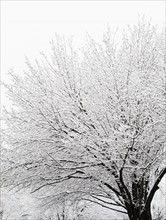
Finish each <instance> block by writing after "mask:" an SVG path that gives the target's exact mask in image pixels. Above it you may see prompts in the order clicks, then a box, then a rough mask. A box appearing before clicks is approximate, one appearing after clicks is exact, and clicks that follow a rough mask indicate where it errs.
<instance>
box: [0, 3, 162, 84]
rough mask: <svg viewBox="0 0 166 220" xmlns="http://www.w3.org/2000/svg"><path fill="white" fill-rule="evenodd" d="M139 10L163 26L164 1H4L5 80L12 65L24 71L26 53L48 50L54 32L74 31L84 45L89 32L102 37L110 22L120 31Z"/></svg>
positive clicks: (75, 37)
mask: <svg viewBox="0 0 166 220" xmlns="http://www.w3.org/2000/svg"><path fill="white" fill-rule="evenodd" d="M139 14H140V15H145V17H146V18H147V19H150V18H151V19H152V22H153V24H157V25H158V26H159V27H162V26H163V25H164V18H165V1H164V0H163V1H160V0H158V1H157V0H156V1H141V0H139V1H85V0H84V1H24V0H22V1H2V2H1V18H2V19H1V73H2V80H5V79H6V73H7V72H8V70H9V69H10V68H11V67H14V70H15V71H16V72H19V73H20V72H22V70H23V69H24V67H25V64H24V61H25V55H26V56H27V57H29V58H30V59H34V58H36V57H39V52H40V51H42V50H43V51H46V50H48V49H49V41H50V40H51V38H53V36H54V34H55V33H58V34H65V35H66V36H67V37H68V36H70V35H74V39H75V44H76V45H77V46H82V45H83V43H84V42H85V36H86V32H88V33H89V34H90V35H91V36H92V37H93V38H95V39H96V40H100V39H101V36H102V34H103V32H104V31H105V30H106V27H107V24H108V23H109V25H110V27H111V29H112V30H115V29H116V27H118V28H119V30H120V31H121V30H123V28H124V27H126V25H127V24H131V25H132V24H134V23H136V22H137V20H138V15H139Z"/></svg>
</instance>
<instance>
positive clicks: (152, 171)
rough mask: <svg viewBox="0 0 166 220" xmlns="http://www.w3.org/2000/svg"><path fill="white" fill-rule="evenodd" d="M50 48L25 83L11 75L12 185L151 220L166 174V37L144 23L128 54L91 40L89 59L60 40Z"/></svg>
mask: <svg viewBox="0 0 166 220" xmlns="http://www.w3.org/2000/svg"><path fill="white" fill-rule="evenodd" d="M51 47H52V48H51V51H52V53H51V54H50V56H46V55H45V54H42V55H43V58H42V59H41V61H40V62H39V61H36V62H35V64H31V62H29V61H28V60H26V63H27V67H28V69H27V71H25V72H24V75H23V76H22V77H21V76H18V75H16V74H14V73H13V72H12V71H10V75H11V77H12V82H13V83H12V84H11V85H6V88H7V90H8V97H9V99H10V100H11V101H12V103H13V105H12V108H11V110H4V118H5V122H6V124H7V129H5V131H4V145H5V146H7V147H5V148H4V153H2V159H3V164H2V165H3V168H2V173H3V178H2V182H3V185H6V186H12V187H16V188H17V189H22V188H29V189H30V190H31V192H33V193H38V192H41V193H42V195H43V198H44V202H45V203H47V204H50V205H51V204H53V203H55V202H56V201H59V202H60V201H62V202H63V200H64V199H65V200H69V201H73V200H75V201H76V200H87V201H90V202H93V203H96V204H99V205H101V206H103V207H106V208H110V209H113V210H116V211H119V212H122V213H126V214H127V215H128V217H129V219H130V220H145V219H146V220H151V219H152V217H151V208H150V205H151V201H152V199H153V196H154V194H155V193H156V191H157V189H158V184H159V182H160V180H161V178H162V177H163V176H164V174H165V173H166V167H165V164H164V157H165V150H164V144H165V132H166V130H165V125H166V124H165V123H166V120H165V117H166V111H165V104H166V87H165V83H166V82H165V72H164V53H165V50H164V34H163V33H162V34H160V33H158V31H157V29H156V28H155V27H153V26H151V24H150V23H146V22H138V24H137V25H136V26H134V27H132V28H131V27H129V28H128V31H127V32H126V34H124V35H123V38H122V42H121V43H119V44H116V42H115V36H113V35H112V34H110V31H108V32H107V33H106V34H104V36H103V42H102V43H101V44H98V43H96V42H95V41H94V40H93V39H91V38H88V41H87V45H86V47H85V48H84V49H83V50H82V54H81V56H80V54H79V53H77V51H75V50H74V49H73V46H72V44H71V43H68V44H67V43H65V40H64V39H62V38H59V37H56V40H55V41H52V42H51ZM9 146H10V147H9Z"/></svg>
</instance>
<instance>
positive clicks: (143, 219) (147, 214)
mask: <svg viewBox="0 0 166 220" xmlns="http://www.w3.org/2000/svg"><path fill="white" fill-rule="evenodd" d="M139 220H152V215H151V211H150V208H148V209H145V210H144V211H143V212H142V213H141V215H140V217H139Z"/></svg>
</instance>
